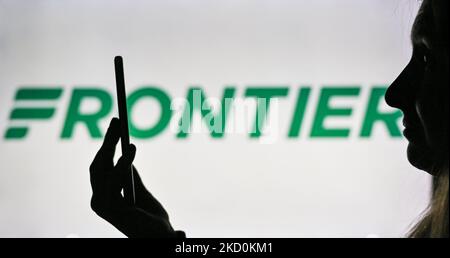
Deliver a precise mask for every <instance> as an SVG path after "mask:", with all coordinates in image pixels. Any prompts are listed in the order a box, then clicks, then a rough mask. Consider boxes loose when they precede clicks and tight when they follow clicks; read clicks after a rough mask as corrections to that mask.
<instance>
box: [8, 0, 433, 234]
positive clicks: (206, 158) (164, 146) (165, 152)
mask: <svg viewBox="0 0 450 258" xmlns="http://www.w3.org/2000/svg"><path fill="white" fill-rule="evenodd" d="M419 4H420V3H419V1H401V0H399V1H385V0H339V1H338V0H320V1H317V0H302V1H293V0H270V1H269V0H263V1H261V0H258V1H257V0H248V1H238V0H226V1H225V0H223V1H207V0H195V1H194V0H192V1H182V0H164V1H163V0H153V1H109V0H108V1H106V0H97V1H87V0H83V1H79V0H78V1H56V0H54V1H53V0H43V1H24V0H18V1H17V0H16V1H12V0H11V1H8V0H2V1H0V130H1V140H0V154H1V155H0V171H1V172H0V207H1V212H0V237H71V236H75V237H122V236H123V235H122V234H121V233H120V232H119V231H117V230H116V229H115V228H114V227H113V226H111V225H109V224H108V223H107V222H105V221H103V220H102V219H101V218H99V217H98V216H97V215H96V214H95V213H94V212H93V211H92V210H91V209H90V196H91V187H90V182H89V165H90V163H91V161H92V159H93V157H94V156H95V153H96V152H97V150H98V148H99V147H100V145H101V143H102V138H103V136H104V133H105V132H106V129H107V127H108V123H109V121H110V119H111V118H112V117H113V116H117V105H116V93H115V77H114V65H113V58H114V56H116V55H121V56H123V58H124V69H125V80H126V87H127V94H128V96H129V99H128V102H129V103H128V104H129V107H128V108H129V112H130V114H129V119H130V127H131V132H130V133H131V141H132V142H133V143H134V144H135V145H136V146H137V156H136V159H135V161H134V165H135V166H136V167H137V169H138V170H139V173H140V174H141V176H142V178H143V181H144V183H145V184H146V186H147V188H148V189H149V190H150V191H151V192H152V193H153V194H154V195H155V197H157V198H158V199H159V201H160V202H161V203H162V204H163V205H164V206H165V208H166V209H167V211H168V213H169V214H170V218H171V222H172V224H173V226H174V228H176V229H182V230H184V231H186V233H187V236H188V237H367V236H375V237H376V236H379V237H401V236H403V235H404V234H405V233H406V232H407V231H408V229H409V228H410V226H411V225H412V223H413V222H414V221H415V220H416V219H417V217H418V215H419V214H420V212H421V211H422V210H423V209H424V208H425V207H426V205H427V202H428V198H429V191H430V178H429V177H428V176H427V175H425V173H423V172H421V171H418V170H417V169H415V168H413V167H412V166H411V165H410V164H409V163H408V161H407V158H406V146H407V142H406V140H405V139H404V138H403V136H402V135H401V130H402V125H401V119H400V117H401V113H399V111H396V110H394V109H392V108H389V107H388V106H387V105H386V104H385V102H384V98H383V96H384V91H385V89H386V87H387V86H389V84H390V83H391V82H392V81H393V80H394V79H395V78H396V77H397V75H398V74H399V73H400V72H401V70H402V69H403V67H404V66H405V65H406V64H407V62H408V61H409V58H410V55H411V47H410V41H409V34H410V29H411V25H412V22H413V20H414V16H415V14H416V13H417V9H418V5H419ZM195 92H197V93H198V92H200V94H198V95H195ZM191 93H192V94H191ZM191 95H193V96H194V97H193V99H195V96H197V97H198V96H200V99H201V100H202V102H201V103H202V104H204V102H206V104H209V106H210V107H211V110H210V112H209V113H208V114H204V113H202V112H200V110H199V109H192V110H190V111H189V110H188V111H186V107H188V106H189V105H188V104H189V103H191V102H189V100H190V98H189V96H191ZM202 96H203V97H202ZM224 96H232V97H233V102H232V106H231V108H230V110H229V112H228V114H227V116H226V120H224V121H222V123H223V124H222V125H223V128H224V131H222V132H219V133H218V134H215V133H211V127H209V126H208V123H207V122H205V121H206V120H207V118H208V115H214V114H217V112H220V110H221V108H222V99H223V97H224ZM262 96H263V97H264V98H265V99H269V100H270V102H269V103H270V105H267V106H263V108H261V106H258V103H259V102H258V101H257V99H260V98H261V97H262ZM186 101H188V102H187V104H186ZM191 101H192V99H191ZM257 111H259V112H257ZM186 112H187V113H186ZM189 112H191V113H192V117H190V116H189V114H190V113H189ZM257 113H258V116H257ZM186 114H188V115H187V116H186ZM202 114H203V116H202ZM261 114H262V116H261ZM218 117H219V116H216V117H215V118H217V119H218ZM183 118H187V119H188V120H189V128H188V129H189V130H188V131H187V132H184V133H183V132H182V133H180V120H181V119H183ZM210 118H211V116H210ZM261 119H262V120H263V121H261ZM256 120H258V121H259V122H261V123H262V126H261V128H260V129H261V130H256V131H255V130H254V129H255V124H256ZM219 129H220V128H219ZM119 156H120V150H117V152H116V158H118V157H119Z"/></svg>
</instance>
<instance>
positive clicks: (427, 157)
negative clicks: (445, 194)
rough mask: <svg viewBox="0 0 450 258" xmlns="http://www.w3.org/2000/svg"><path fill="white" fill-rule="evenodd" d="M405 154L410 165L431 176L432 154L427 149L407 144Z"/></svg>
mask: <svg viewBox="0 0 450 258" xmlns="http://www.w3.org/2000/svg"><path fill="white" fill-rule="evenodd" d="M407 152H408V160H409V163H411V165H413V166H414V167H416V168H418V169H420V170H423V171H425V172H427V173H429V174H431V175H433V164H434V162H433V154H432V153H431V151H430V150H429V149H428V148H427V147H424V146H420V145H417V144H414V143H409V145H408V151H407Z"/></svg>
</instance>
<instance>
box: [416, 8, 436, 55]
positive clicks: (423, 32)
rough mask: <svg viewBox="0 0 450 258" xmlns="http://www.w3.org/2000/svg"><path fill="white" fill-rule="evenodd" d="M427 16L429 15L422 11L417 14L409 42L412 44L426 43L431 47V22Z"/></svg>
mask: <svg viewBox="0 0 450 258" xmlns="http://www.w3.org/2000/svg"><path fill="white" fill-rule="evenodd" d="M427 18H429V17H427V16H426V15H425V14H424V13H419V14H418V15H417V18H416V20H415V22H414V25H413V28H412V31H411V43H412V44H413V45H426V46H427V47H431V39H432V30H433V27H432V24H433V23H430V21H428V20H427Z"/></svg>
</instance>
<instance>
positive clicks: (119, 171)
mask: <svg viewBox="0 0 450 258" xmlns="http://www.w3.org/2000/svg"><path fill="white" fill-rule="evenodd" d="M135 156H136V147H135V146H134V145H133V144H130V145H129V147H128V148H127V152H126V153H124V154H123V155H122V157H120V158H119V160H118V161H117V164H116V166H115V167H114V169H113V171H112V172H113V178H114V179H115V180H114V181H116V183H117V184H118V185H120V186H123V182H126V180H127V178H128V176H129V174H128V173H129V172H130V170H131V166H132V164H133V160H134V157H135Z"/></svg>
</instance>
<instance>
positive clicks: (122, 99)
mask: <svg viewBox="0 0 450 258" xmlns="http://www.w3.org/2000/svg"><path fill="white" fill-rule="evenodd" d="M114 67H115V71H116V91H117V106H118V108H119V120H120V145H121V147H122V155H124V154H125V153H127V152H128V148H129V146H130V134H129V129H128V112H127V99H126V91H125V78H124V72H123V60H122V57H121V56H116V57H115V58H114ZM128 174H129V178H127V181H126V183H125V185H124V188H123V196H124V198H125V200H126V201H127V202H128V203H129V204H131V205H134V204H135V203H136V195H135V190H134V175H133V166H132V165H131V166H130V168H129V173H128Z"/></svg>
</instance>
